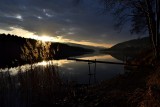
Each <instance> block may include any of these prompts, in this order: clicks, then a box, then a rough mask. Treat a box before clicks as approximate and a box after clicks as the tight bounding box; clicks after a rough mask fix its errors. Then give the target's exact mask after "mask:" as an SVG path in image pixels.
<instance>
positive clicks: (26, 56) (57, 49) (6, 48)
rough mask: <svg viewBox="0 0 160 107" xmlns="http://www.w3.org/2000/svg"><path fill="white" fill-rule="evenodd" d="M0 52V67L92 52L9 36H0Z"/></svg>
mask: <svg viewBox="0 0 160 107" xmlns="http://www.w3.org/2000/svg"><path fill="white" fill-rule="evenodd" d="M0 51H1V52H0V59H1V60H0V67H7V66H8V67H9V66H17V65H21V64H24V63H34V62H37V61H42V60H48V59H63V58H68V57H70V56H78V55H82V54H86V53H91V52H93V50H91V49H86V48H82V47H75V46H69V45H67V44H62V43H52V42H43V41H38V40H34V39H26V38H21V37H18V36H15V35H10V34H8V35H6V34H0Z"/></svg>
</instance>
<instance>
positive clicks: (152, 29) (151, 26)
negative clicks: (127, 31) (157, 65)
mask: <svg viewBox="0 0 160 107" xmlns="http://www.w3.org/2000/svg"><path fill="white" fill-rule="evenodd" d="M146 5H147V13H146V14H147V21H148V30H149V34H150V37H151V41H152V46H153V51H154V54H155V58H156V59H157V58H158V48H157V34H156V20H155V15H154V12H153V9H152V6H151V2H150V0H146Z"/></svg>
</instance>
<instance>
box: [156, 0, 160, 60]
mask: <svg viewBox="0 0 160 107" xmlns="http://www.w3.org/2000/svg"><path fill="white" fill-rule="evenodd" d="M159 6H160V2H159V0H156V19H157V20H156V21H157V22H156V37H157V38H156V40H157V41H156V47H157V49H158V52H157V53H158V54H157V55H158V56H157V58H158V59H160V55H159V48H160V42H159V33H160V32H159V25H160V23H159V22H160V21H159V20H160V8H159Z"/></svg>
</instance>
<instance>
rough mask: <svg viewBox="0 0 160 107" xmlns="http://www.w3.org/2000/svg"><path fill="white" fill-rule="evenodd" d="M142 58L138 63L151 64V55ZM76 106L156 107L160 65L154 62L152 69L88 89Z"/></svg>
mask: <svg viewBox="0 0 160 107" xmlns="http://www.w3.org/2000/svg"><path fill="white" fill-rule="evenodd" d="M146 56H147V57H146V58H143V59H141V60H143V61H140V63H143V62H144V61H147V60H148V62H146V63H147V64H149V61H150V62H152V61H153V60H152V61H151V56H152V55H151V54H148V55H146ZM135 62H137V60H134V61H133V63H135ZM140 63H139V64H140ZM78 103H79V104H80V105H84V106H85V107H86V106H89V107H94V106H95V107H160V63H159V62H157V63H156V65H155V66H154V67H142V68H139V69H134V70H132V71H126V72H125V73H124V74H120V75H118V76H117V77H114V78H112V79H110V80H106V81H103V82H101V83H99V84H97V85H94V86H90V87H89V88H87V92H86V94H85V95H84V96H83V97H81V98H80V100H79V101H78Z"/></svg>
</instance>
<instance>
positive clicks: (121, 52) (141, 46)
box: [101, 37, 151, 60]
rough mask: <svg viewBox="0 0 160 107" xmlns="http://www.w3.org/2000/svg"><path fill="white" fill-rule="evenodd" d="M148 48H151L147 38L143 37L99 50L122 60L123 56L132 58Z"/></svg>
mask: <svg viewBox="0 0 160 107" xmlns="http://www.w3.org/2000/svg"><path fill="white" fill-rule="evenodd" d="M149 48H151V43H150V40H149V37H144V38H140V39H133V40H129V41H125V42H121V43H118V44H116V45H114V46H112V47H111V48H109V49H103V50H101V52H103V53H106V54H110V55H112V56H113V57H115V58H117V59H119V60H124V57H125V56H129V57H134V56H136V55H137V54H138V53H140V52H141V51H144V50H146V49H149Z"/></svg>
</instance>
